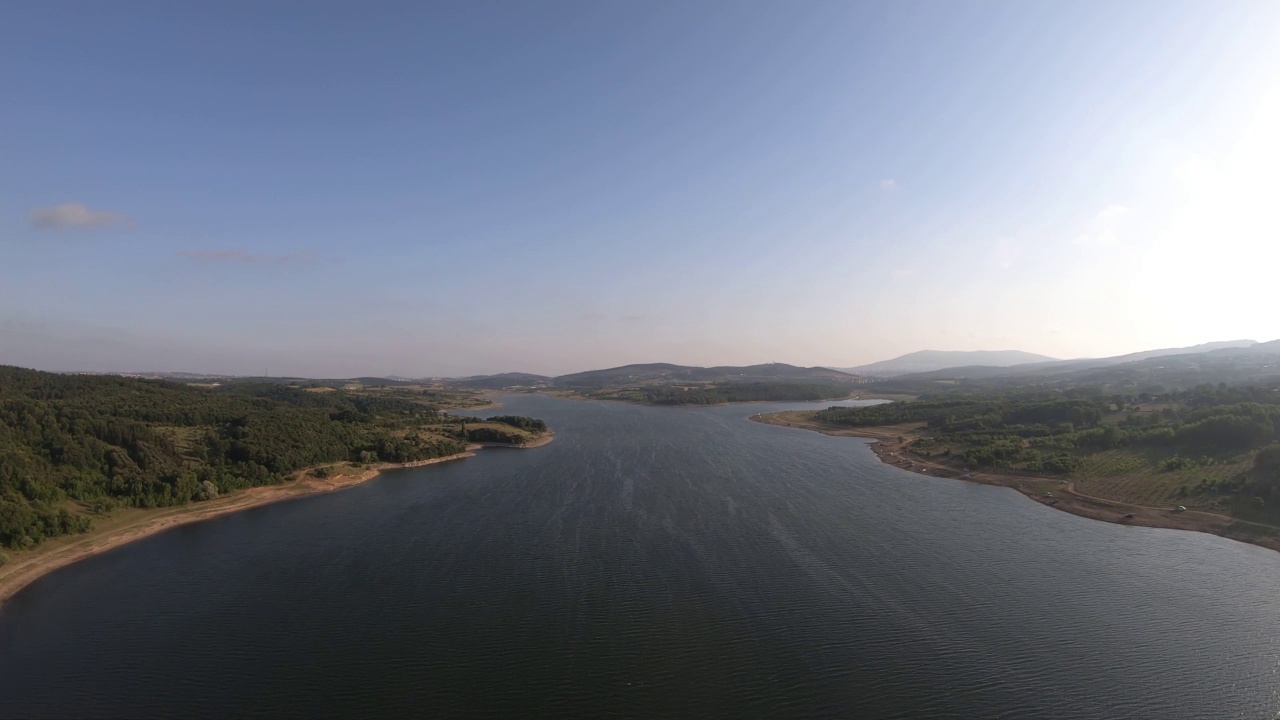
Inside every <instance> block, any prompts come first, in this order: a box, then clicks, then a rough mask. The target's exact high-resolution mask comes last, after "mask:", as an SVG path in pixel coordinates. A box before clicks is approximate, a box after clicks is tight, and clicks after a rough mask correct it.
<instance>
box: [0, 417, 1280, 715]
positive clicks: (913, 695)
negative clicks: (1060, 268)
mask: <svg viewBox="0 0 1280 720" xmlns="http://www.w3.org/2000/svg"><path fill="white" fill-rule="evenodd" d="M779 407H780V406H779ZM764 409H767V408H765V407H762V406H758V405H756V406H748V407H745V408H744V407H741V406H739V407H717V408H700V409H691V410H686V409H663V408H646V407H636V406H630V405H622V404H613V403H586V402H572V401H564V400H553V399H548V398H540V397H527V396H525V397H515V398H510V399H509V400H508V401H507V408H506V410H507V411H511V412H515V413H519V414H527V415H535V416H539V417H543V418H546V419H547V420H548V421H549V422H550V423H551V424H552V425H553V426H554V427H556V429H557V431H558V434H557V440H556V442H554V443H552V444H551V445H549V446H547V447H545V448H540V449H537V450H531V451H512V450H487V451H485V452H483V453H481V455H480V456H479V457H477V458H475V459H472V460H467V461H465V462H460V463H453V464H447V465H440V466H433V467H424V468H417V469H412V470H403V471H396V472H392V473H388V474H386V475H384V476H383V477H381V478H379V479H378V480H375V481H373V482H371V483H368V484H366V485H363V486H360V487H358V488H355V489H352V490H349V491H345V492H341V493H337V494H333V495H329V496H319V497H312V498H306V499H303V500H298V501H294V502H289V503H284V504H280V505H275V506H268V507H263V508H258V509H254V510H250V511H247V512H244V513H241V514H238V515H233V516H226V517H223V518H219V519H217V520H213V521H210V522H207V523H203V524H198V525H192V526H187V527H182V528H178V529H176V530H173V531H171V532H168V533H165V534H162V535H157V536H154V537H152V538H149V539H147V540H144V541H141V542H138V543H136V544H133V545H130V546H126V547H124V548H121V549H119V550H117V551H113V552H110V553H108V554H105V555H102V556H100V557H97V558H93V559H91V560H88V561H86V562H83V563H81V564H79V565H76V566H73V567H71V568H68V569H66V570H64V571H62V572H58V573H55V574H53V575H51V576H48V577H46V578H43V579H42V580H40V581H38V582H37V583H35V584H34V585H32V586H31V587H30V588H28V590H27V591H25V592H23V593H21V594H20V595H19V596H18V597H16V598H14V600H13V601H11V602H10V603H9V604H8V605H7V606H6V607H5V608H4V610H3V611H2V612H0V717H39V716H44V717H174V716H183V717H187V716H204V717H226V716H255V717H256V716H260V717H307V718H310V717H353V716H360V717H371V716H388V717H390V716H404V715H416V716H423V715H426V716H433V717H475V718H499V717H529V716H557V717H569V718H573V717H582V718H586V717H592V718H594V717H615V718H661V717H858V718H922V717H947V718H1050V717H1052V718H1130V717H1131V718H1162V719H1168V718H1213V719H1215V720H1216V719H1219V718H1263V719H1273V718H1276V717H1278V713H1280V554H1277V553H1274V552H1271V551H1268V550H1263V549H1260V548H1255V547H1251V546H1247V545H1242V544H1239V543H1234V542H1230V541H1227V540H1222V539H1219V538H1214V537H1210V536H1205V535H1197V534H1192V533H1182V532H1176V531H1167V530H1153V529H1148V528H1135V527H1121V526H1118V525H1105V524H1102V523H1097V522H1094V521H1090V520H1085V519H1082V518H1077V517H1074V516H1071V515H1067V514H1065V513H1060V512H1057V511H1054V510H1051V509H1049V508H1045V507H1043V506H1041V505H1039V504H1037V503H1033V502H1029V501H1027V500H1026V499H1024V498H1022V497H1021V496H1019V495H1017V494H1016V493H1014V492H1012V491H1009V490H1005V489H1001V488H994V487H985V486H979V485H971V484H968V483H963V482H960V481H953V480H943V479H937V478H928V477H921V476H917V475H913V474H910V473H906V472H904V471H901V470H898V469H896V468H891V467H888V466H885V465H882V464H880V463H879V462H878V461H877V460H876V459H875V457H874V456H873V455H872V454H871V453H870V451H869V450H868V449H867V448H866V447H865V445H864V444H863V443H862V442H861V441H857V440H851V439H844V438H828V437H824V436H821V435H816V434H812V433H806V432H803V431H797V430H790V429H787V428H778V427H771V426H763V425H758V424H755V423H751V422H749V421H747V420H746V415H747V414H748V413H752V412H759V411H761V410H764Z"/></svg>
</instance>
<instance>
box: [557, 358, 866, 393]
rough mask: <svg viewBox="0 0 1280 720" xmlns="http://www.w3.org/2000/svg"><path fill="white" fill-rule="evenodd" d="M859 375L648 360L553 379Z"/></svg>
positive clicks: (569, 382) (570, 383)
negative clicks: (650, 361) (642, 362)
mask: <svg viewBox="0 0 1280 720" xmlns="http://www.w3.org/2000/svg"><path fill="white" fill-rule="evenodd" d="M857 379H858V378H857V377H856V376H854V375H850V374H848V373H844V372H840V371H839V370H831V369H829V368H821V367H808V368H806V367H797V366H795V365H787V364H786V363H767V364H764V365H747V366H736V365H721V366H718V367H694V366H688V365H672V364H670V363H645V364H640V365H623V366H622V367H616V368H609V369H607V370H589V371H587V372H580V373H573V374H571V375H561V376H560V377H557V378H555V379H554V380H553V381H552V383H553V384H554V385H555V386H557V387H604V386H606V385H618V384H623V383H641V382H653V381H662V382H680V381H691V382H694V381H696V382H708V381H716V380H718V381H728V382H751V381H763V380H770V381H778V380H808V381H825V382H831V381H835V382H854V381H856V380H857Z"/></svg>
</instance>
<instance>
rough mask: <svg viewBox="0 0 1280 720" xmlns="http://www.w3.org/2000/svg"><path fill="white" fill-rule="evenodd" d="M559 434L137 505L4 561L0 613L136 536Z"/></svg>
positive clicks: (301, 472)
mask: <svg viewBox="0 0 1280 720" xmlns="http://www.w3.org/2000/svg"><path fill="white" fill-rule="evenodd" d="M554 435H555V434H554V433H553V432H551V431H548V432H547V433H546V434H545V436H543V437H539V438H538V439H537V440H535V441H533V442H529V443H523V444H521V445H507V444H503V443H469V444H468V445H467V449H466V450H465V451H464V452H460V453H454V454H453V455H444V456H441V457H437V458H427V459H426V460H414V461H412V462H406V463H379V464H377V465H371V466H369V467H368V468H366V469H365V470H364V471H363V472H360V473H358V474H355V475H338V476H334V477H328V478H317V477H313V476H312V475H311V472H312V471H313V470H316V469H319V468H322V467H332V465H335V464H340V463H333V464H328V465H317V466H315V467H310V468H306V469H303V470H299V471H297V472H296V473H295V474H294V479H292V480H289V481H287V482H285V483H282V484H280V485H260V486H258V487H252V488H248V489H245V490H241V491H239V492H236V493H233V494H230V495H224V496H221V497H218V498H215V499H213V500H205V501H202V502H193V503H188V504H186V505H178V506H174V507H168V508H161V509H156V510H136V509H135V510H134V513H136V514H138V517H132V518H129V519H126V520H123V521H120V522H119V524H117V525H112V524H111V523H109V522H108V524H107V526H106V527H103V528H102V529H98V530H90V531H89V532H88V533H85V534H83V535H63V536H60V537H57V538H52V539H49V540H46V541H45V542H44V544H43V545H41V547H39V548H36V549H35V550H31V551H26V552H23V553H22V554H19V555H17V556H16V557H15V556H14V555H12V554H10V555H9V561H8V562H7V563H5V564H3V565H0V612H3V609H4V604H5V602H7V601H8V600H9V599H10V598H12V597H13V596H14V595H17V594H18V593H19V592H21V591H22V590H23V588H25V587H27V586H28V585H30V584H31V583H33V582H35V581H36V580H38V579H40V578H41V577H44V576H45V575H48V574H49V573H51V572H54V571H55V570H60V569H62V568H64V567H67V566H68V565H73V564H75V563H77V562H80V561H81V560H84V559H86V558H90V557H93V556H94V555H100V554H102V553H104V552H107V551H108V550H114V549H115V548H118V547H120V546H122V545H127V544H129V543H131V542H134V541H135V540H141V539H143V538H146V537H151V536H152V535H156V534H158V533H161V532H164V531H166V530H169V529H172V528H175V527H179V526H181V525H190V524H192V523H198V522H203V521H205V520H212V519H214V518H217V517H221V516H223V515H229V514H231V513H235V512H240V511H241V510H248V509H250V508H256V507H262V506H264V505H271V504H274V503H277V502H282V501H285V500H293V499H296V498H302V497H308V496H311V495H320V494H324V493H331V492H336V491H338V490H346V489H348V488H352V487H355V486H357V485H361V484H363V483H366V482H368V481H370V480H372V479H374V478H376V477H378V476H379V475H381V474H382V473H383V472H385V471H387V470H400V469H405V468H416V467H425V466H427V465H437V464H439V463H445V462H452V461H454V460H463V459H466V458H470V457H475V456H476V453H475V451H477V450H480V449H482V448H486V447H509V448H516V449H529V448H535V447H542V446H543V445H546V444H547V443H549V442H551V441H552V440H553V439H555V438H554ZM125 512H128V511H125Z"/></svg>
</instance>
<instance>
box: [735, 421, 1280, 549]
mask: <svg viewBox="0 0 1280 720" xmlns="http://www.w3.org/2000/svg"><path fill="white" fill-rule="evenodd" d="M751 419H752V420H755V421H756V422H762V423H766V424H769V425H784V426H787V427H794V428H799V429H802V430H811V431H814V432H820V433H822V434H824V435H833V436H838V437H862V438H871V439H873V440H875V442H873V443H871V450H872V451H873V452H875V454H876V457H878V458H880V460H881V461H882V462H885V463H888V464H890V465H894V466H896V467H900V468H902V469H903V470H909V471H911V472H917V473H921V474H924V475H932V476H935V477H946V478H955V479H959V480H967V481H969V482H976V483H983V484H985V485H999V486H1001V487H1007V488H1013V489H1014V490H1017V491H1018V492H1020V493H1022V494H1023V495H1025V496H1026V497H1028V498H1030V499H1032V500H1034V501H1035V502H1038V503H1041V504H1043V505H1049V506H1050V507H1053V508H1055V509H1058V510H1063V511H1065V512H1069V513H1072V514H1073V515H1080V516H1082V517H1087V518H1092V519H1094V520H1102V521H1105V522H1111V523H1118V524H1121V525H1142V526H1145V527H1157V528H1168V529H1172V530H1190V531H1193V532H1203V533H1208V534H1210V535H1218V536H1219V537H1225V538H1230V539H1232V540H1237V541H1239V542H1245V543H1249V544H1252V545H1259V546H1261V547H1265V548H1270V549H1271V550H1276V551H1280V528H1276V527H1273V526H1271V525H1263V524H1261V523H1254V522H1249V521H1247V520H1238V519H1236V518H1233V517H1231V516H1229V515H1222V514H1220V513H1212V512H1205V511H1201V510H1186V511H1183V512H1177V511H1175V510H1174V509H1172V508H1168V507H1151V506H1148V505H1137V504H1134V503H1126V502H1120V501H1117V500H1109V499H1106V498H1100V497H1095V496H1093V495H1086V494H1085V493H1082V492H1078V491H1077V490H1076V489H1075V487H1074V485H1073V483H1071V482H1070V481H1067V480H1061V479H1055V478H1043V477H1034V476H1028V475H1015V474H1011V473H1001V472H992V471H984V472H967V473H966V472H964V470H963V469H960V468H955V467H951V466H949V465H945V464H942V463H939V462H936V461H933V460H930V459H928V458H923V457H921V456H919V455H915V454H914V453H912V452H911V449H910V445H911V440H912V439H913V438H914V436H915V435H916V428H914V427H912V426H906V425H904V426H889V427H873V428H843V427H831V426H829V425H824V424H822V423H819V422H816V421H814V420H812V419H811V418H810V417H809V416H808V412H807V411H791V412H780V413H770V414H762V415H752V416H751ZM1046 493H1048V494H1046ZM1129 515H1132V516H1133V517H1126V516H1129Z"/></svg>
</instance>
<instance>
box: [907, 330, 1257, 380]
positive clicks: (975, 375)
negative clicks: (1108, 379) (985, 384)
mask: <svg viewBox="0 0 1280 720" xmlns="http://www.w3.org/2000/svg"><path fill="white" fill-rule="evenodd" d="M1270 344H1271V343H1267V345H1270ZM1258 345H1259V343H1258V342H1257V341H1255V340H1226V341H1222V342H1209V343H1202V344H1200V345H1191V346H1189V347H1181V348H1163V349H1160V350H1144V351H1143V352H1136V353H1129V354H1127V355H1116V356H1113V357H1104V358H1081V359H1078V360H1048V361H1043V362H1027V363H1019V364H1016V365H1005V366H1000V365H994V364H991V363H987V364H976V363H975V364H970V365H961V366H953V367H946V368H939V369H936V370H931V371H927V372H914V373H899V374H898V376H897V377H898V378H899V379H903V380H945V379H958V378H966V379H970V380H981V379H986V378H996V377H1016V376H1024V377H1025V376H1049V375H1064V374H1067V373H1075V372H1080V371H1084V370H1092V369H1097V368H1104V367H1110V366H1113V365H1124V364H1126V363H1133V362H1141V361H1143V360H1150V359H1153V358H1161V357H1170V356H1174V355H1196V354H1199V353H1207V352H1214V351H1217V350H1229V349H1239V348H1250V347H1254V346H1258Z"/></svg>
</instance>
